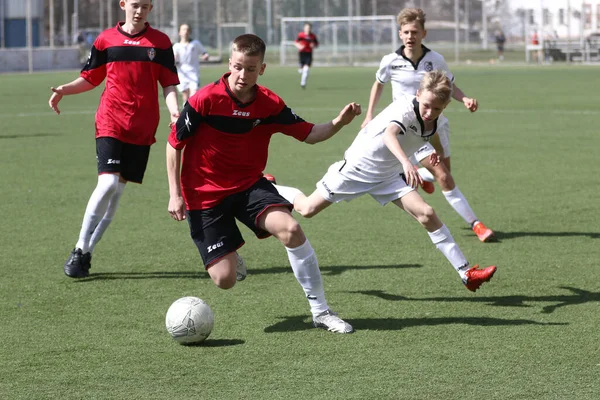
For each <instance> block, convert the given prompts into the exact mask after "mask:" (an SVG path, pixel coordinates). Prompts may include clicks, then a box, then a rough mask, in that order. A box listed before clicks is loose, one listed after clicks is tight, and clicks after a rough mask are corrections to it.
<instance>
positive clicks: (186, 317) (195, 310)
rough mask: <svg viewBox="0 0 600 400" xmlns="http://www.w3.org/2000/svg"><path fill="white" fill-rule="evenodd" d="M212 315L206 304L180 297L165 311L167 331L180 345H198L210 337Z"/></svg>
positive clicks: (195, 298) (190, 297) (194, 298)
mask: <svg viewBox="0 0 600 400" xmlns="http://www.w3.org/2000/svg"><path fill="white" fill-rule="evenodd" d="M213 324H214V315H213V312H212V310H211V309H210V307H209V306H208V304H206V303H205V302H204V300H202V299H199V298H197V297H192V296H188V297H182V298H180V299H178V300H176V301H175V302H174V303H173V304H171V307H169V309H168V310H167V317H166V319H165V325H166V326H167V331H169V334H170V335H171V336H172V337H173V339H175V340H176V341H177V342H179V343H181V344H193V343H200V342H202V341H203V340H204V339H206V338H207V337H208V335H210V332H211V331H212V328H213Z"/></svg>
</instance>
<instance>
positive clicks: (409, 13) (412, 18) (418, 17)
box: [396, 8, 425, 29]
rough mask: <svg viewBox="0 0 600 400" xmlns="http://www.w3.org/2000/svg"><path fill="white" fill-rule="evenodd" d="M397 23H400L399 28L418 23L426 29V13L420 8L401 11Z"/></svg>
mask: <svg viewBox="0 0 600 400" xmlns="http://www.w3.org/2000/svg"><path fill="white" fill-rule="evenodd" d="M396 21H397V22H398V26H402V25H405V24H412V23H413V22H418V23H420V24H421V28H423V29H425V13H424V12H423V10H421V9H420V8H405V9H404V10H402V11H400V14H398V17H396Z"/></svg>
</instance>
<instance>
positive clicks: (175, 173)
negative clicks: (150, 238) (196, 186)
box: [167, 143, 185, 221]
mask: <svg viewBox="0 0 600 400" xmlns="http://www.w3.org/2000/svg"><path fill="white" fill-rule="evenodd" d="M167 178H168V180H169V206H168V210H169V214H171V217H173V219H174V220H175V221H183V220H184V219H185V202H184V200H183V195H182V194H181V150H178V149H176V148H174V147H173V146H171V144H170V143H167Z"/></svg>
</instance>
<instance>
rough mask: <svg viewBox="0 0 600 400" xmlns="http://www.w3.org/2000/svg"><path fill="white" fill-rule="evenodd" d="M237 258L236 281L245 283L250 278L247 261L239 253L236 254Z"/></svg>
mask: <svg viewBox="0 0 600 400" xmlns="http://www.w3.org/2000/svg"><path fill="white" fill-rule="evenodd" d="M235 256H236V257H237V266H236V271H235V273H236V276H235V279H236V280H237V281H243V280H244V279H246V276H248V268H246V261H244V259H243V258H242V256H240V255H239V254H238V253H237V251H236V252H235Z"/></svg>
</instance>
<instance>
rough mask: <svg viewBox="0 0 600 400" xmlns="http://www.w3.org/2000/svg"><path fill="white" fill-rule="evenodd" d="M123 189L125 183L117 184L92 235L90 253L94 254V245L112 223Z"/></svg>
mask: <svg viewBox="0 0 600 400" xmlns="http://www.w3.org/2000/svg"><path fill="white" fill-rule="evenodd" d="M124 189H125V182H119V184H118V187H117V190H116V192H115V193H114V194H113V195H112V197H111V198H110V201H109V202H108V207H107V209H106V212H105V213H104V217H102V220H101V221H100V222H99V223H98V226H96V229H94V233H93V234H92V238H91V239H90V244H89V247H88V249H89V252H90V253H92V252H94V248H95V247H96V244H98V242H99V241H100V239H102V235H103V234H104V232H105V231H106V228H108V225H110V223H111V222H112V220H113V217H114V216H115V213H116V212H117V207H118V206H119V200H120V199H121V195H122V194H123V190H124Z"/></svg>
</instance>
